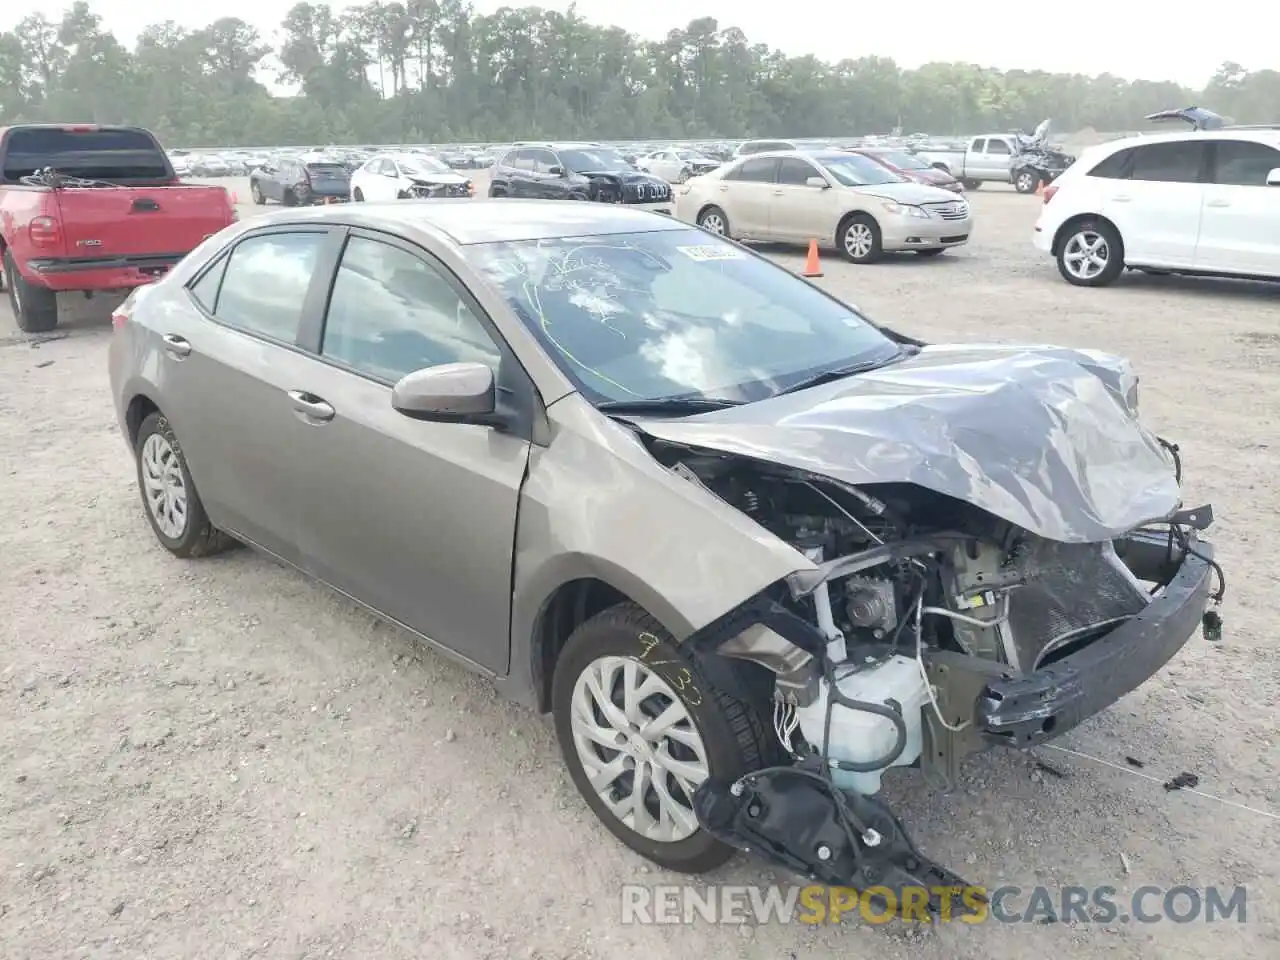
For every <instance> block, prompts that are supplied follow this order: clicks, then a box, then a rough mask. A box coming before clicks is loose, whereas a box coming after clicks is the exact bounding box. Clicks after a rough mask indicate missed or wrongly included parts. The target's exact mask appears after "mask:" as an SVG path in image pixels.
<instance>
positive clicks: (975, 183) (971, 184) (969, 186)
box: [960, 180, 982, 190]
mask: <svg viewBox="0 0 1280 960" xmlns="http://www.w3.org/2000/svg"><path fill="white" fill-rule="evenodd" d="M960 185H961V186H962V187H964V188H965V189H966V190H977V189H978V188H979V187H981V186H982V181H981V180H961V181H960Z"/></svg>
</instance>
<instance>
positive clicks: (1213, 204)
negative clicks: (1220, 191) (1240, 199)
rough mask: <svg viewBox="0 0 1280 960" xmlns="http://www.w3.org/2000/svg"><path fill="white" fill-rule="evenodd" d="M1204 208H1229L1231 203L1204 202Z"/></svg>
mask: <svg viewBox="0 0 1280 960" xmlns="http://www.w3.org/2000/svg"><path fill="white" fill-rule="evenodd" d="M1205 206H1206V207H1229V206H1231V201H1230V200H1208V201H1206V202H1205Z"/></svg>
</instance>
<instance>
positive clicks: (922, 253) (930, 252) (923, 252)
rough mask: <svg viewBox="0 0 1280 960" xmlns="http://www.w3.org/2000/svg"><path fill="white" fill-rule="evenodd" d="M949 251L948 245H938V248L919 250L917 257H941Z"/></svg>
mask: <svg viewBox="0 0 1280 960" xmlns="http://www.w3.org/2000/svg"><path fill="white" fill-rule="evenodd" d="M946 252H947V248H946V247H938V248H937V249H936V250H917V251H916V256H917V257H940V256H942V255H943V254H944V253H946Z"/></svg>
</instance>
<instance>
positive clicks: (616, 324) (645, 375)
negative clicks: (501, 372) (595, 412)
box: [469, 230, 897, 402]
mask: <svg viewBox="0 0 1280 960" xmlns="http://www.w3.org/2000/svg"><path fill="white" fill-rule="evenodd" d="M469 253H470V255H471V256H472V257H473V258H476V259H477V260H478V265H479V266H480V268H481V269H482V270H483V272H484V273H485V274H486V275H487V276H488V278H489V279H490V280H491V281H492V282H493V283H495V284H496V285H497V286H498V287H499V288H500V289H501V290H502V292H503V294H504V295H505V296H506V299H507V301H508V302H509V303H510V304H511V306H512V307H513V308H514V309H515V312H516V313H517V314H518V315H519V316H520V319H521V320H522V321H524V323H525V324H526V325H528V327H529V328H530V329H531V330H532V331H533V333H534V335H535V336H537V337H538V338H539V339H540V340H541V341H542V343H543V345H544V346H545V347H547V348H548V349H549V350H550V352H551V355H552V357H554V358H555V359H556V361H557V363H558V364H559V365H560V366H561V368H562V369H563V370H564V371H565V372H566V373H567V374H568V376H569V377H570V378H571V379H573V380H574V381H575V382H576V383H577V385H578V386H579V388H580V389H582V390H583V392H584V393H586V395H587V396H588V397H589V398H591V399H592V400H593V401H595V402H601V401H634V400H653V399H666V398H674V397H716V398H724V399H727V400H742V401H751V400H759V399H762V398H764V397H769V396H772V395H774V394H775V393H778V392H779V391H781V390H785V389H786V388H787V387H789V386H790V385H792V384H793V383H796V382H798V381H800V380H802V379H805V378H807V377H810V376H812V375H813V374H814V373H815V372H819V371H822V370H825V369H828V368H836V367H844V366H847V365H849V364H850V363H861V362H864V361H868V362H870V361H876V360H882V359H888V358H889V357H892V356H894V355H895V354H896V353H897V347H896V346H895V345H894V344H893V343H892V342H891V341H889V340H888V339H887V338H886V337H884V336H883V335H882V334H881V333H880V332H879V331H878V330H876V329H875V328H874V327H873V326H871V325H870V324H869V323H867V322H866V321H865V320H863V319H862V318H861V317H859V316H858V315H857V314H856V313H855V312H854V311H853V310H852V309H850V308H849V307H847V306H845V305H844V304H841V303H839V302H838V301H836V300H833V299H831V298H830V297H828V296H826V295H825V294H823V293H822V292H820V291H819V290H817V289H816V288H811V287H808V286H806V285H804V284H799V283H796V281H795V278H794V277H793V276H791V275H790V274H788V273H786V272H785V271H783V270H780V269H779V268H777V267H775V266H773V265H772V264H770V263H768V262H767V261H765V260H762V259H760V258H759V257H756V256H754V255H752V254H750V253H748V252H746V251H744V250H742V249H741V248H739V247H738V246H736V245H734V244H731V243H727V242H725V241H723V240H710V239H708V236H707V235H706V234H705V233H702V232H701V231H696V230H672V231H666V230H664V231H655V232H652V233H642V234H627V235H619V236H598V237H585V238H580V239H556V240H536V241H535V240H528V241H517V242H512V243H496V244H482V245H478V246H475V247H471V248H469Z"/></svg>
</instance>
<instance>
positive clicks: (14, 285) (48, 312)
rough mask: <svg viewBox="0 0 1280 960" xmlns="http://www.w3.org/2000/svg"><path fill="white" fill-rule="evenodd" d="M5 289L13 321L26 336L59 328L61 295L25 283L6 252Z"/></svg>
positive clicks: (9, 254) (10, 254)
mask: <svg viewBox="0 0 1280 960" xmlns="http://www.w3.org/2000/svg"><path fill="white" fill-rule="evenodd" d="M4 285H5V288H6V289H7V290H8V291H9V306H10V307H11V308H12V309H13V319H14V320H15V321H16V322H17V324H18V329H19V330H21V331H22V332H23V333H47V332H48V331H50V330H52V329H53V328H54V327H56V326H57V325H58V295H57V294H56V293H54V292H53V291H52V290H50V289H49V288H48V287H38V286H36V285H35V284H34V283H28V282H27V281H26V280H24V279H23V277H22V274H20V273H19V272H18V265H17V263H15V262H14V259H13V254H12V253H10V252H9V251H8V250H6V251H5V252H4Z"/></svg>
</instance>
